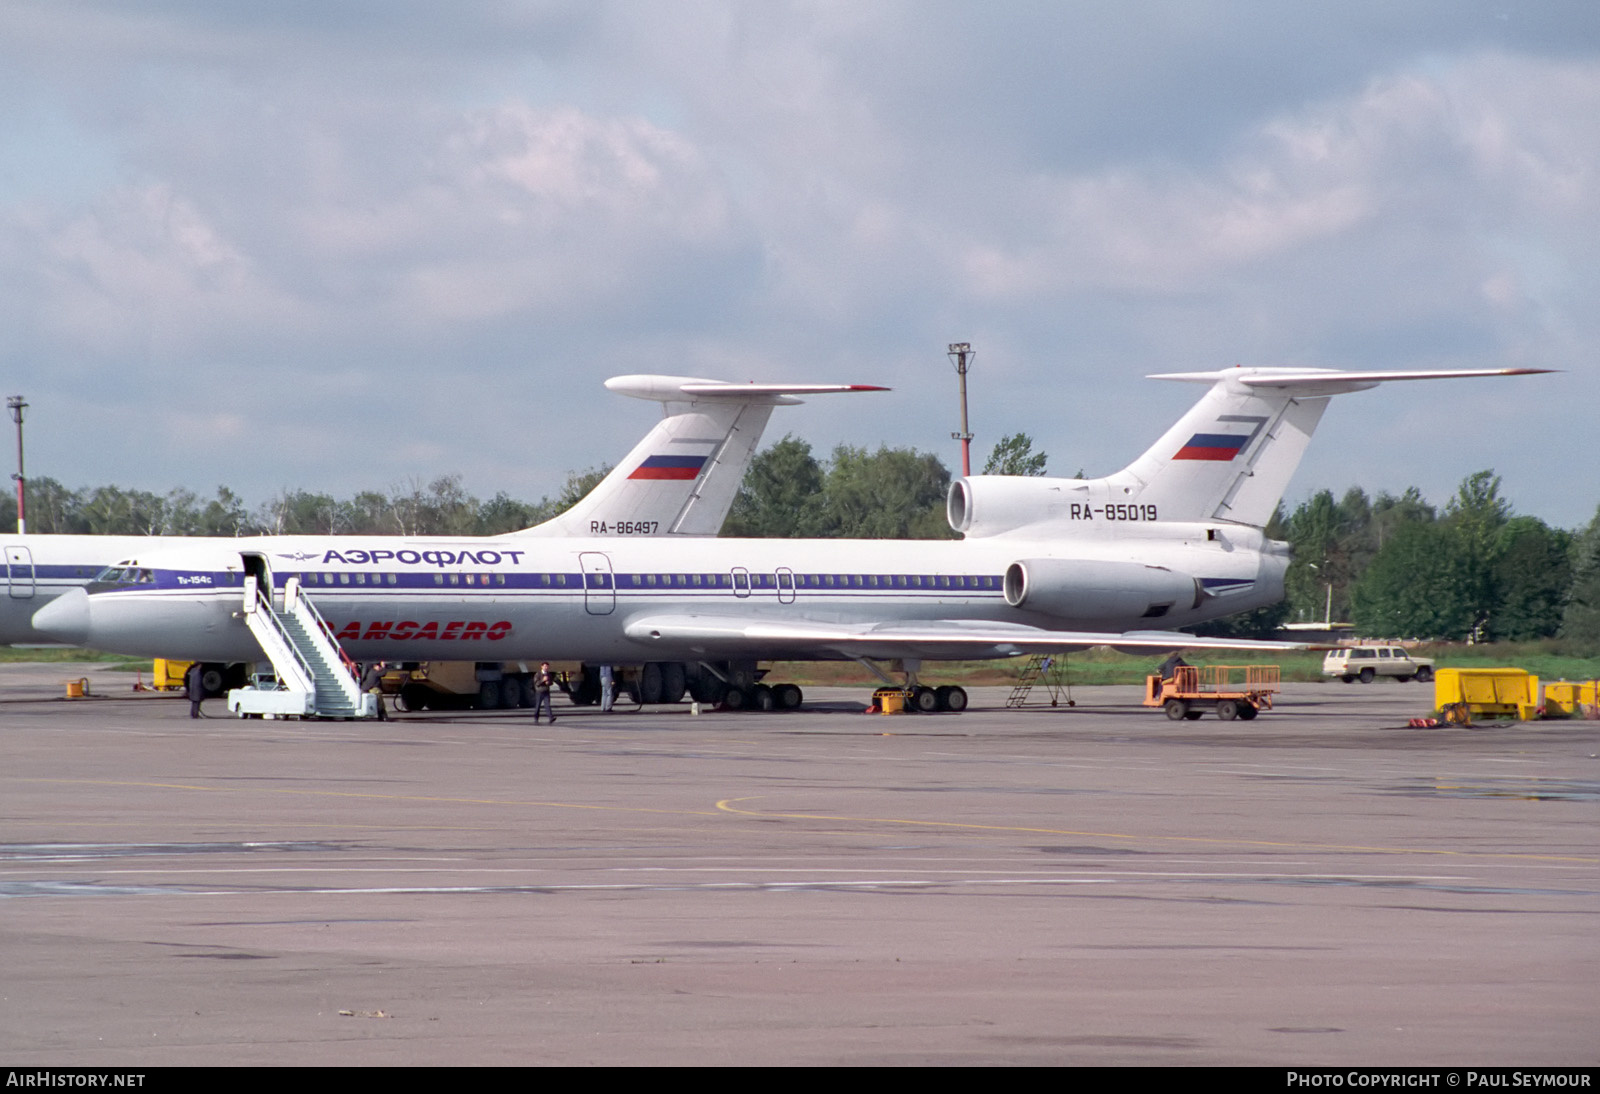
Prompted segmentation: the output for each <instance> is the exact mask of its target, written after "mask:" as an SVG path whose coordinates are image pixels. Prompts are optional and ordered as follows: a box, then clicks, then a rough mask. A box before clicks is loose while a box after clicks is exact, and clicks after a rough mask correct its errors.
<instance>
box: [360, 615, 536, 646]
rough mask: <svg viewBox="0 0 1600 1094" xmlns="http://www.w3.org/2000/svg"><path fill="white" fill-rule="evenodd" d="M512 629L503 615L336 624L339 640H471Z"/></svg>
mask: <svg viewBox="0 0 1600 1094" xmlns="http://www.w3.org/2000/svg"><path fill="white" fill-rule="evenodd" d="M510 633H511V623H510V621H509V620H505V619H502V620H500V621H499V622H498V623H485V622H483V621H482V620H481V619H452V620H451V621H450V622H448V623H441V622H439V621H438V620H436V619H435V620H430V621H428V622H427V623H418V622H416V621H415V620H411V619H402V620H400V621H399V622H394V621H393V620H387V619H385V620H373V621H372V622H370V623H361V622H359V621H355V622H350V623H346V624H345V625H344V626H343V627H341V628H339V632H338V634H336V635H335V637H336V638H338V639H339V641H341V642H352V641H355V642H376V641H379V640H381V639H384V638H393V639H395V640H396V641H404V640H406V639H408V638H439V639H443V640H444V641H447V642H448V641H453V640H455V639H460V640H461V641H463V642H470V641H473V640H475V639H487V640H488V641H490V642H498V641H500V639H502V638H504V637H505V636H506V635H508V634H510Z"/></svg>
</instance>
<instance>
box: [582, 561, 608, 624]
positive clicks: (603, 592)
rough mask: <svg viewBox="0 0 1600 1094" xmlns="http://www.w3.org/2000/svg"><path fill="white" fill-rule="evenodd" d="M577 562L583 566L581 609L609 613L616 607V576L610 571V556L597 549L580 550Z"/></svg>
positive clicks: (596, 613)
mask: <svg viewBox="0 0 1600 1094" xmlns="http://www.w3.org/2000/svg"><path fill="white" fill-rule="evenodd" d="M578 564H579V565H581V566H582V567H583V609H584V611H586V612H588V613H589V614H590V615H610V614H611V613H612V612H614V611H616V608H617V582H616V576H615V575H614V574H613V573H612V572H611V556H610V555H603V554H601V553H600V552H599V551H582V552H580V553H579V554H578Z"/></svg>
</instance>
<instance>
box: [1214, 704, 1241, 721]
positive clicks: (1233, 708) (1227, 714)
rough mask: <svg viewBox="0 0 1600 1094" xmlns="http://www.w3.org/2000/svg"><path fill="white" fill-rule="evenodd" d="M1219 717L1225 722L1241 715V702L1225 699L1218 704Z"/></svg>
mask: <svg viewBox="0 0 1600 1094" xmlns="http://www.w3.org/2000/svg"><path fill="white" fill-rule="evenodd" d="M1217 717H1218V718H1221V719H1222V720H1223V721H1224V722H1231V721H1233V720H1234V719H1235V718H1237V717H1239V704H1238V703H1236V702H1234V701H1233V700H1232V699H1224V700H1222V701H1221V702H1220V703H1218V704H1217Z"/></svg>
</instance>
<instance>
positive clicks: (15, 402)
mask: <svg viewBox="0 0 1600 1094" xmlns="http://www.w3.org/2000/svg"><path fill="white" fill-rule="evenodd" d="M6 409H8V410H10V411H11V420H12V421H14V422H16V423H17V473H16V474H15V475H12V476H11V477H12V478H14V479H16V480H17V535H19V536H25V535H27V534H28V517H27V514H26V513H25V512H24V511H23V486H24V484H25V483H26V481H27V480H26V479H25V478H24V477H23V474H22V412H23V411H24V410H27V409H28V404H27V403H25V402H23V401H22V396H20V395H12V396H10V397H9V398H7V399H6Z"/></svg>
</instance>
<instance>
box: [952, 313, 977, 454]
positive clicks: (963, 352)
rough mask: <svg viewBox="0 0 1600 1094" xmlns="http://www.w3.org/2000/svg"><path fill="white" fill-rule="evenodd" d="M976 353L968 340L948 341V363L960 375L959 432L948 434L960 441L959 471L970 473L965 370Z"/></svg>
mask: <svg viewBox="0 0 1600 1094" xmlns="http://www.w3.org/2000/svg"><path fill="white" fill-rule="evenodd" d="M977 356H978V355H977V354H976V353H973V352H972V344H971V343H970V342H951V343H950V363H951V364H953V365H955V367H956V375H957V376H960V377H961V432H960V433H952V434H950V438H951V439H952V440H956V441H960V442H961V473H962V474H963V475H971V474H972V431H971V430H969V429H968V428H967V370H968V369H969V368H971V367H972V361H973V359H974V358H976V357H977Z"/></svg>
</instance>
